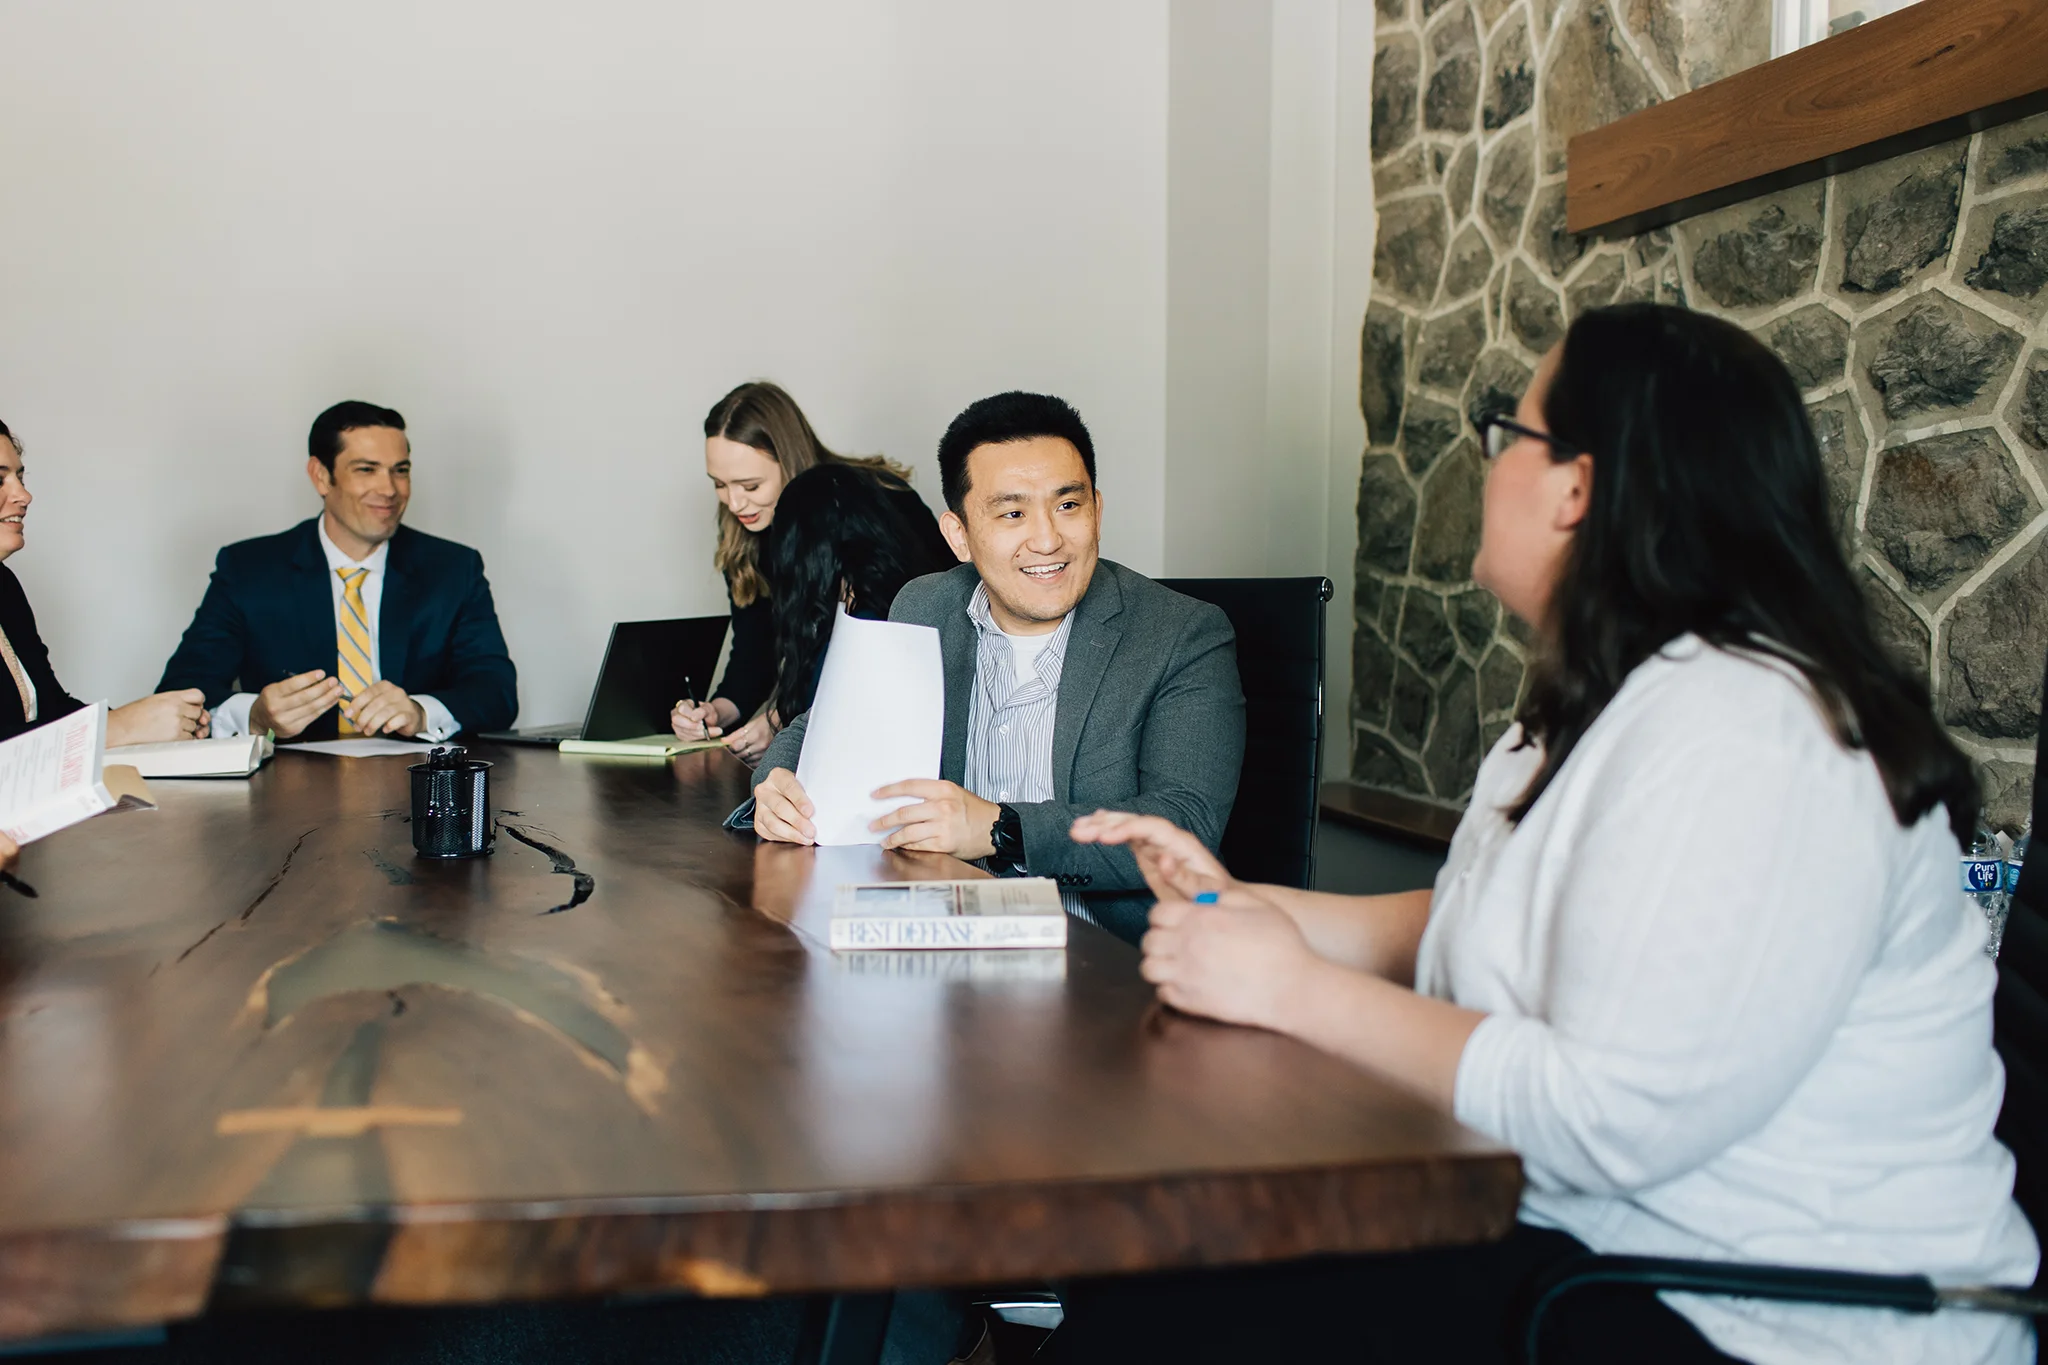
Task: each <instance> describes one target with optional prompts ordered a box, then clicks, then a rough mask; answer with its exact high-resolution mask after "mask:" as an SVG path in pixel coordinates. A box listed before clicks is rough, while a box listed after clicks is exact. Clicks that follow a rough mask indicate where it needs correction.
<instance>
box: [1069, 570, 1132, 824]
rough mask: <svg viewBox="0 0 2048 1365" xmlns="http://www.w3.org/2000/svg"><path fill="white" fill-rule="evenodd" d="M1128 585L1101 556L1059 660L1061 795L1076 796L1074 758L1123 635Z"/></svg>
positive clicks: (1079, 749)
mask: <svg viewBox="0 0 2048 1365" xmlns="http://www.w3.org/2000/svg"><path fill="white" fill-rule="evenodd" d="M1123 609H1124V595H1123V589H1121V588H1120V587H1118V586H1117V581H1116V566H1115V565H1113V564H1110V563H1109V562H1108V561H1106V560H1100V561H1097V563H1096V565H1095V578H1094V581H1093V582H1091V583H1089V585H1088V592H1087V594H1086V595H1085V596H1084V597H1082V599H1081V605H1080V606H1078V607H1076V608H1074V628H1073V630H1072V631H1071V632H1070V633H1069V634H1068V635H1067V657H1066V661H1065V662H1064V663H1062V664H1061V665H1060V698H1059V703H1058V705H1057V706H1056V707H1055V708H1054V711H1053V720H1052V780H1053V788H1054V790H1055V791H1056V792H1057V793H1058V795H1057V797H1056V799H1058V800H1061V801H1070V800H1072V799H1073V788H1074V759H1075V758H1076V756H1078V755H1079V753H1080V751H1081V728H1082V727H1083V726H1084V725H1086V724H1087V723H1088V712H1089V711H1090V710H1091V709H1092V708H1093V707H1094V705H1095V694H1096V692H1097V691H1098V690H1099V689H1100V688H1101V686H1102V677H1103V674H1104V673H1106V672H1108V670H1109V661H1110V658H1111V657H1112V656H1113V655H1115V653H1116V646H1117V642H1118V641H1119V640H1121V639H1123V634H1124V632H1123V623H1122V621H1121V620H1120V619H1119V618H1120V617H1121V616H1122V615H1123Z"/></svg>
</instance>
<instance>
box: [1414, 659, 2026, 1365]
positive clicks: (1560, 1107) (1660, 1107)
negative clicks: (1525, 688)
mask: <svg viewBox="0 0 2048 1365" xmlns="http://www.w3.org/2000/svg"><path fill="white" fill-rule="evenodd" d="M1519 736H1520V731H1519V729H1514V730H1510V731H1509V732H1508V734H1507V735H1506V736H1504V737H1503V738H1502V740H1501V742H1500V743H1499V744H1497V745H1495V746H1494V749H1493V752H1492V753H1491V754H1489V755H1488V756H1487V758H1486V761H1485V763H1484V765H1483V766H1482V767H1481V768H1480V770H1479V778H1478V782H1477V785H1476V786H1475V787H1474V789H1473V794H1472V804H1471V806H1470V808H1469V809H1468V810H1467V812H1466V815H1465V818H1464V819H1463V820H1462V821H1461V822H1460V823H1459V826H1458V831H1457V834H1456V836H1455V837H1454V838H1453V840H1452V842H1451V851H1450V857H1449V861H1448V862H1446V864H1445V865H1444V869H1443V872H1442V874H1441V875H1440V876H1439V877H1438V879H1437V883H1436V891H1435V896H1434V899H1433V900H1432V902H1431V905H1430V917H1429V926H1428V929H1427V930H1426V932H1425V933H1424V934H1423V937H1422V943H1421V946H1420V950H1419V953H1418V960H1417V963H1416V982H1417V986H1418V988H1419V989H1420V990H1422V991H1424V992H1425V993H1427V994H1430V995H1433V996H1437V997H1440V998H1443V999H1447V1000H1452V1001H1455V1002H1456V1003H1458V1004H1460V1005H1463V1006H1465V1007H1467V1008H1469V1009H1474V1010H1482V1011H1485V1012H1486V1014H1487V1018H1486V1019H1485V1021H1484V1022H1482V1023H1481V1024H1480V1025H1479V1027H1478V1029H1477V1030H1476V1031H1475V1032H1474V1033H1473V1034H1472V1037H1471V1040H1470V1041H1469V1042H1468V1043H1467V1044H1466V1046H1465V1050H1464V1053H1463V1055H1462V1057H1461V1059H1460V1061H1459V1065H1458V1074H1457V1085H1456V1111H1457V1115H1458V1117H1459V1118H1460V1119H1461V1120H1463V1121H1464V1122H1466V1123H1468V1124H1470V1125H1471V1126H1472V1127H1474V1128H1476V1129H1478V1130H1479V1131H1481V1132H1483V1133H1486V1134H1489V1135H1491V1136H1492V1137H1494V1138H1496V1139H1498V1140H1500V1141H1501V1142H1504V1143H1506V1144H1507V1145H1508V1146H1511V1147H1513V1148H1514V1149H1515V1150H1516V1151H1517V1152H1519V1153H1520V1154H1521V1156H1522V1160H1523V1164H1524V1167H1525V1170H1526V1172H1527V1177H1528V1185H1527V1188H1526V1190H1525V1192H1524V1194H1523V1197H1522V1216H1523V1218H1524V1219H1526V1220H1528V1221H1530V1222H1533V1223H1538V1224H1543V1225H1548V1226H1553V1227H1558V1228H1562V1229H1563V1230H1565V1231H1566V1232H1569V1233H1571V1234H1572V1235H1573V1236H1575V1237H1577V1238H1579V1239H1580V1240H1581V1241H1583V1242H1585V1243H1586V1244H1587V1245H1588V1246H1590V1247H1592V1248H1593V1249H1594V1250H1595V1251H1599V1252H1610V1253H1621V1254H1635V1255H1648V1256H1700V1257H1708V1258H1723V1259H1733V1260H1743V1261H1759V1262H1777V1263H1781V1264H1788V1265H1800V1266H1816V1267H1836V1268H1843V1269H1855V1270H1869V1271H1883V1272H1893V1273H1906V1272H1919V1273H1925V1274H1928V1275H1931V1276H1932V1277H1933V1278H1934V1280H1935V1282H1936V1283H1938V1284H1939V1283H1951V1284H1953V1283H1967V1282H1995V1283H2003V1284H2013V1285H2024V1284H2027V1283H2029V1282H2030V1281H2031V1280H2032V1279H2033V1278H2034V1270H2035V1266H2036V1264H2037V1261H2038V1259H2039V1253H2038V1249H2037V1247H2036V1245H2035V1241H2034V1235H2033V1232H2032V1230H2031V1229H2030V1228H2029V1227H2028V1226H2027V1223H2026V1220H2025V1218H2024V1217H2023V1216H2022V1215H2021V1213H2020V1211H2019V1208H2018V1207H2017V1206H2016V1205H2015V1204H2014V1203H2013V1201H2012V1180H2013V1160H2012V1157H2011V1155H2010V1154H2009V1153H2008V1152H2007V1151H2006V1149H2005V1148H2004V1147H2003V1146H2002V1145H2000V1144H1999V1143H1998V1141H1997V1140H1996V1139H1994V1138H1993V1137H1992V1135H1991V1128H1992V1124H1993V1122H1994V1121H1995V1120H1996V1118H1997V1115H1998V1108H1999V1102H2000V1099H2001V1097H2002V1096H2003V1094H2004V1084H2005V1073H2004V1070H2003V1068H2002V1067H2001V1066H2000V1064H1999V1061H1998V1057H1997V1054H1996V1053H1994V1052H1993V1051H1992V1049H1991V992H1992V987H1993V985H1994V984H1995V972H1994V968H1993V964H1992V961H1991V959H1990V958H1989V957H1987V956H1986V955H1985V951H1984V947H1985V941H1986V926H1985V922H1984V917H1983V916H1982V915H1981V914H1979V913H1977V912H1976V911H1975V909H1974V908H1972V907H1970V906H1969V905H1967V904H1966V903H1965V901H1964V898H1963V896H1962V894H1961V891H1960V889H1959V884H1958V882H1957V876H1956V861H1957V857H1958V851H1957V848H1956V840H1955V836H1954V835H1953V834H1952V833H1951V832H1950V830H1949V826H1948V816H1947V813H1946V812H1945V811H1944V810H1943V809H1941V808H1940V807H1937V808H1936V809H1935V810H1934V811H1933V812H1931V813H1929V814H1928V815H1927V816H1925V817H1924V818H1923V819H1921V820H1919V821H1917V822H1916V823H1915V824H1914V825H1913V826H1912V827H1911V828H1903V827H1901V826H1900V824H1899V822H1898V820H1897V818H1896V817H1895V816H1894V814H1893V812H1892V808H1891V804H1890V802H1889V801H1888V800H1887V799H1886V796H1885V790H1884V783H1883V781H1882V779H1881V778H1880V776H1879V774H1878V771H1877V766H1876V764H1875V763H1874V762H1873V761H1872V760H1871V758H1870V755H1869V754H1868V753H1866V752H1861V751H1850V750H1847V749H1844V748H1843V747H1842V746H1841V745H1840V744H1838V743H1837V742H1836V740H1835V738H1834V736H1833V734H1832V733H1831V732H1830V731H1829V729H1828V726H1827V724H1826V722H1825V721H1824V720H1823V718H1822V716H1821V714H1820V712H1819V710H1818V708H1817V706H1816V704H1815V703H1814V701H1813V700H1812V697H1811V694H1810V692H1809V690H1808V689H1807V687H1806V684H1805V682H1804V680H1803V679H1802V678H1800V677H1799V676H1798V675H1797V673H1796V672H1794V671H1793V670H1791V669H1789V668H1786V667H1784V666H1782V665H1779V664H1776V663H1774V662H1770V661H1767V660H1764V659H1762V658H1760V657H1759V656H1754V655H1749V654H1738V653H1730V652H1727V651H1724V650H1719V649H1714V648H1710V647H1707V646H1705V645H1703V644H1702V643H1701V642H1700V641H1699V640H1698V639H1696V638H1694V637H1691V636H1687V637H1683V638H1681V639H1680V640H1677V641H1674V642H1673V643H1672V644H1671V645H1669V646H1667V647H1666V648H1665V649H1664V650H1663V651H1662V653H1661V654H1659V655H1658V656H1656V657H1653V658H1652V659H1650V660H1648V661H1646V662H1645V663H1643V664H1642V665H1641V666H1640V667H1638V668H1637V669H1636V670H1635V672H1633V673H1631V674H1630V675H1629V677H1628V679H1627V681H1626V682H1625V683H1624V684H1623V686H1622V688H1621V690H1620V691H1619V692H1617V693H1616V694H1615V697H1614V699H1613V700H1612V701H1611V702H1609V703H1608V705H1607V708H1606V710H1605V711H1603V712H1602V713H1601V714H1600V716H1599V718H1598V719H1597V720H1596V721H1595V722H1594V723H1593V724H1592V726H1591V727H1589V728H1588V730H1587V732H1586V734H1585V736H1584V737H1583V738H1582V739H1581V740H1580V742H1579V745H1578V747H1577V749H1576V750H1575V751H1574V752H1573V753H1572V755H1571V757H1570V758H1569V759H1568V760H1567V761H1566V762H1565V764H1564V766H1563V767H1562V768H1561V769H1560V770H1559V771H1558V773H1557V774H1556V775H1555V777H1554V778H1553V779H1552V781H1551V784H1550V786H1549V788H1548V790H1546V791H1545V792H1544V794H1543V796H1542V798H1541V799H1540V800H1539V801H1538V802H1537V803H1536V806H1535V808H1534V809H1532V810H1531V811H1530V812H1529V814H1528V815H1527V816H1526V817H1525V818H1524V819H1523V820H1522V822H1521V825H1520V826H1519V827H1518V828H1517V827H1511V826H1510V825H1509V824H1508V823H1507V820H1506V818H1505V817H1504V816H1503V815H1502V813H1501V812H1502V809H1503V808H1504V807H1506V806H1508V805H1510V804H1512V803H1513V801H1514V800H1515V799H1516V798H1517V797H1518V796H1519V795H1520V793H1521V791H1522V790H1523V788H1524V786H1525V785H1526V783H1527V782H1528V780H1529V778H1530V776H1531V775H1532V774H1533V773H1534V772H1535V771H1536V769H1537V768H1538V766H1539V764H1540V761H1541V755H1540V753H1539V751H1538V750H1537V749H1535V748H1534V747H1533V746H1531V747H1530V748H1527V749H1521V750H1517V749H1515V748H1514V745H1515V743H1516V742H1517V740H1518V739H1519ZM1666 1297H1667V1301H1668V1302H1669V1303H1670V1304H1671V1306H1672V1307H1673V1308H1674V1309H1676V1310H1677V1311H1679V1312H1680V1313H1683V1314H1684V1315H1685V1316H1686V1317H1688V1318H1690V1319H1691V1320H1692V1322H1693V1323H1694V1324H1695V1325H1696V1326H1697V1327H1698V1328H1699V1329H1700V1331H1701V1332H1702V1333H1704V1334H1705V1335H1706V1337H1707V1338H1708V1340H1710V1341H1712V1342H1713V1343H1714V1345H1716V1346H1718V1347H1719V1348H1720V1349H1722V1350H1724V1351H1726V1352H1728V1353H1730V1354H1732V1355H1735V1356H1738V1357H1741V1358H1742V1359H1744V1360H1749V1361H1754V1362H1756V1365H1791V1362H1795V1361H1796V1362H1800V1363H1801V1365H1811V1362H1841V1363H1842V1365H1878V1363H1879V1362H1900V1365H1904V1363H1905V1362H1923V1361H1944V1362H1957V1363H1960V1362H2001V1365H2002V1363H2004V1362H2012V1363H2013V1365H2017V1363H2018V1362H2020V1361H2030V1360H2032V1359H2033V1358H2034V1353H2033V1332H2032V1329H2031V1327H2030V1326H2029V1325H2028V1324H2027V1323H2026V1322H2024V1321H2022V1320H2019V1319H2012V1318H2003V1317H1999V1316H1995V1315H1990V1314H1975V1313H1955V1312H1946V1313H1938V1314H1935V1315H1933V1316H1931V1317H1912V1316H1907V1315H1904V1314H1898V1313H1890V1312H1883V1311H1878V1310H1874V1309H1850V1308H1824V1307H1812V1306H1800V1305H1793V1304H1782V1303H1766V1302H1762V1301H1759V1300H1741V1299H1724V1298H1714V1297H1707V1296H1698V1295H1668V1296H1666Z"/></svg>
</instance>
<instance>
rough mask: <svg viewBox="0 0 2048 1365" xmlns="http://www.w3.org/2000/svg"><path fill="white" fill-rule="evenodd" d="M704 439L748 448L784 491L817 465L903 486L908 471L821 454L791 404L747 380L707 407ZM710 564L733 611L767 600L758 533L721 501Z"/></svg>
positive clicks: (879, 461)
mask: <svg viewBox="0 0 2048 1365" xmlns="http://www.w3.org/2000/svg"><path fill="white" fill-rule="evenodd" d="M704 437H705V439H706V440H710V439H711V438H712V437H721V438H723V439H725V440H728V441H736V442H738V443H739V444H740V445H743V446H752V447H753V448H754V449H755V450H758V451H760V452H761V453H762V454H763V455H766V456H767V457H768V458H769V459H771V460H773V461H775V463H777V464H779V465H781V466H782V482H783V485H784V486H785V487H787V486H788V484H789V481H790V480H791V479H793V478H795V477H796V476H797V475H799V474H801V473H803V472H804V471H805V470H806V469H809V468H811V467H812V466H813V465H820V464H850V465H858V466H860V467H861V468H863V469H878V470H883V471H886V472H887V473H890V474H894V475H895V476H896V477H897V478H899V479H902V480H904V481H905V482H908V481H909V479H910V471H909V470H907V469H905V468H904V467H903V466H901V465H899V464H894V463H892V462H890V461H889V460H887V459H884V458H883V457H882V456H880V455H840V454H837V453H835V452H833V451H830V450H827V449H826V448H825V446H824V443H823V442H821V441H819V440H818V433H817V432H815V431H813V430H811V423H810V419H809V418H807V417H805V416H804V410H803V409H802V408H800V407H798V406H797V405H796V400H795V399H794V398H791V397H790V396H789V394H788V393H787V392H785V391H784V390H783V388H782V387H781V385H779V384H771V383H769V382H768V381H767V380H765V379H754V380H749V381H748V382H747V383H745V384H742V385H740V386H739V387H738V388H736V389H734V390H733V391H732V392H731V393H729V394H727V395H726V396H725V397H723V398H721V399H719V400H718V401H717V402H716V403H714V404H712V405H711V411H710V412H709V413H707V414H706V415H705V417H704ZM712 562H713V563H714V564H716V565H717V566H718V571H719V572H720V573H722V574H724V575H725V585H726V588H727V589H728V590H729V591H730V592H731V593H732V603H733V605H734V606H736V607H745V606H750V605H752V604H753V603H754V602H756V601H758V600H759V599H761V598H764V597H766V596H768V580H767V578H766V577H765V576H764V575H763V574H762V572H761V537H760V534H759V533H757V532H754V531H749V530H748V529H747V528H746V527H744V526H742V525H740V522H739V518H738V517H735V516H734V515H733V514H732V509H731V508H730V507H727V506H726V505H725V504H724V503H723V502H721V503H719V504H718V550H717V553H716V554H714V555H713V556H712Z"/></svg>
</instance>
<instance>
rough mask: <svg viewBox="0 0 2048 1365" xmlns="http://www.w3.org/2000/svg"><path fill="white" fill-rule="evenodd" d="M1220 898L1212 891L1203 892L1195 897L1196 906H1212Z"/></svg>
mask: <svg viewBox="0 0 2048 1365" xmlns="http://www.w3.org/2000/svg"><path fill="white" fill-rule="evenodd" d="M1219 899H1221V897H1219V896H1218V895H1217V894H1216V893H1215V892H1214V891H1204V892H1202V893H1200V894H1199V895H1197V896H1196V897H1195V904H1196V905H1214V904H1215V903H1216V902H1217V901H1218V900H1219Z"/></svg>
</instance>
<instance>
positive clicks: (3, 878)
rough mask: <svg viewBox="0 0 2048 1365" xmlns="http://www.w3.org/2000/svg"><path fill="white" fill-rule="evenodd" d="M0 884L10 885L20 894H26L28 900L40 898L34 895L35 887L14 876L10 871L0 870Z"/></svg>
mask: <svg viewBox="0 0 2048 1365" xmlns="http://www.w3.org/2000/svg"><path fill="white" fill-rule="evenodd" d="M0 886H6V887H12V888H13V889H14V890H15V891H18V892H20V893H21V894H22V895H24V896H27V897H28V898H29V899H30V900H40V899H41V897H39V896H37V895H36V889H35V888H34V887H33V886H30V885H29V884H28V883H27V882H25V881H23V880H22V879H21V878H19V877H17V876H15V875H14V874H13V873H12V872H0Z"/></svg>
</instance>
